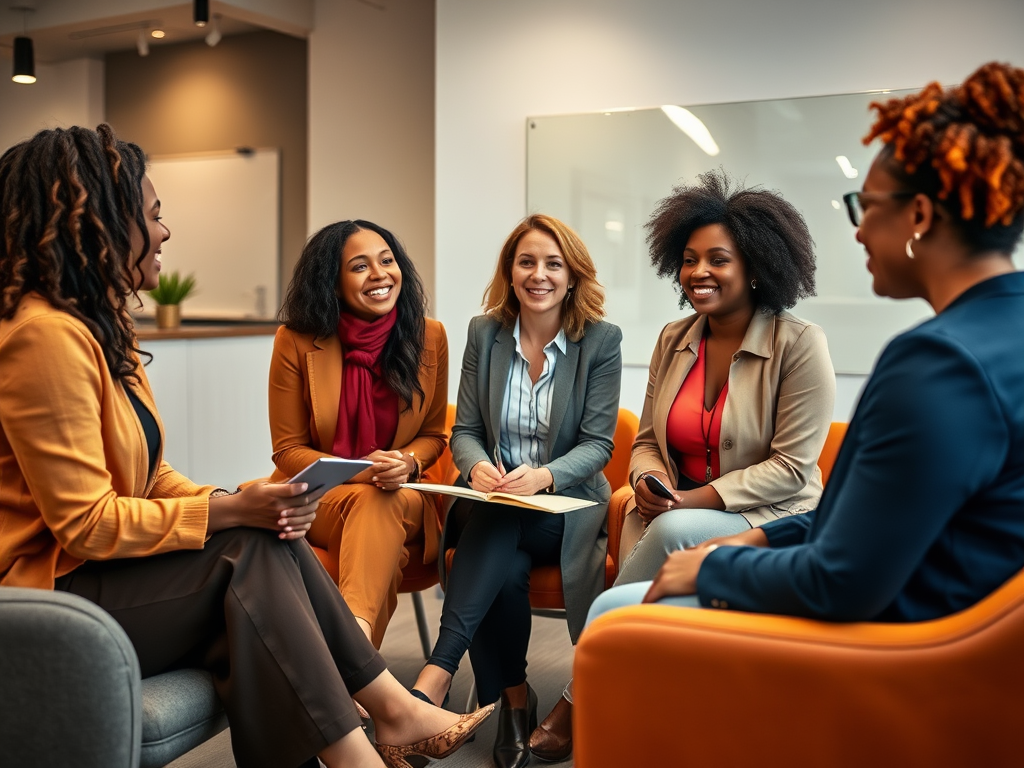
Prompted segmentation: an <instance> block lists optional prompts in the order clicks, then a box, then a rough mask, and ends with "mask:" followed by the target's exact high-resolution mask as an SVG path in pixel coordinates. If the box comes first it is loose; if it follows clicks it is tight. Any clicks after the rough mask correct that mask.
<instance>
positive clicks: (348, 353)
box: [331, 307, 398, 459]
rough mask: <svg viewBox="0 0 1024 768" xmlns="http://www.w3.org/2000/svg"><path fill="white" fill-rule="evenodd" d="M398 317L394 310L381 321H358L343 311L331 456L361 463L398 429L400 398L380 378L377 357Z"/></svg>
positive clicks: (387, 445)
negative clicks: (340, 356)
mask: <svg viewBox="0 0 1024 768" xmlns="http://www.w3.org/2000/svg"><path fill="white" fill-rule="evenodd" d="M397 318H398V314H397V307H396V308H395V309H392V310H391V311H390V312H389V313H388V314H386V315H385V316H384V317H380V318H377V319H376V320H373V321H367V320H362V319H360V318H358V317H356V316H355V315H351V314H349V313H348V312H342V313H341V317H340V318H339V320H338V338H339V339H341V349H342V355H343V361H344V364H343V367H342V373H341V400H340V401H339V403H338V428H337V430H336V431H335V433H334V446H333V447H332V448H331V453H333V454H334V455H335V456H340V457H341V458H343V459H361V458H363V457H364V456H367V455H369V454H370V453H372V452H373V451H376V450H388V449H389V448H390V446H391V443H392V442H393V441H394V439H395V432H396V430H397V429H398V395H397V394H395V392H394V391H393V390H392V389H391V387H389V386H388V385H387V383H386V382H385V381H384V379H383V378H381V370H380V355H381V352H382V351H383V350H384V345H385V344H386V343H387V341H388V337H389V336H390V335H391V329H392V328H394V327H395V320H396V319H397Z"/></svg>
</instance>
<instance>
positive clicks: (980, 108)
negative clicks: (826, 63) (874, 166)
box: [864, 62, 1024, 227]
mask: <svg viewBox="0 0 1024 768" xmlns="http://www.w3.org/2000/svg"><path fill="white" fill-rule="evenodd" d="M871 108H872V109H875V110H877V111H878V119H877V120H876V121H875V124H874V125H873V126H872V127H871V131H870V132H869V133H868V135H867V136H865V137H864V143H865V144H868V143H869V142H870V141H871V140H872V139H874V138H876V137H880V138H881V139H882V141H883V142H884V143H885V144H887V145H891V148H892V152H893V158H894V159H895V160H896V161H897V162H899V163H902V165H903V168H904V169H905V170H906V172H907V174H909V175H910V176H913V175H914V174H915V173H917V172H918V170H919V169H923V168H924V167H926V166H930V167H931V168H933V169H934V171H935V173H937V174H938V180H939V190H938V198H939V199H940V200H947V199H948V198H949V197H950V196H951V195H954V194H955V196H956V197H955V199H956V200H958V202H959V213H960V215H961V216H962V218H963V219H964V220H965V221H970V220H972V219H974V217H975V214H976V212H977V211H978V210H979V209H981V210H983V212H984V217H985V218H984V226H985V227H992V226H994V225H996V224H1000V225H1002V226H1010V225H1011V223H1012V222H1013V220H1014V218H1015V217H1016V216H1017V214H1019V213H1020V212H1021V210H1022V209H1024V69H1018V68H1015V67H1011V66H1010V65H1008V64H1000V63H998V62H990V63H988V64H985V65H984V66H982V67H981V68H980V69H978V70H977V71H976V72H975V73H974V74H972V75H971V76H970V77H968V78H967V80H966V81H965V82H964V83H963V85H961V86H959V87H955V88H949V89H943V87H942V86H941V85H939V84H938V83H931V84H929V85H928V86H927V87H925V89H924V90H922V91H921V92H920V93H917V94H914V95H912V96H907V97H905V98H898V99H889V100H888V101H887V102H885V103H882V102H877V101H876V102H873V103H872V104H871Z"/></svg>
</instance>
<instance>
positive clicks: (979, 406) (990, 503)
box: [590, 64, 1024, 621]
mask: <svg viewBox="0 0 1024 768" xmlns="http://www.w3.org/2000/svg"><path fill="white" fill-rule="evenodd" d="M872 106H873V107H874V108H875V109H877V110H878V112H879V118H878V120H877V122H876V123H875V125H874V127H873V128H872V129H871V132H870V133H869V134H868V135H867V137H865V142H868V141H871V140H872V139H874V138H875V137H881V139H882V142H883V147H882V150H881V152H879V154H878V156H877V157H876V159H875V161H874V163H873V164H872V166H871V170H870V171H869V173H868V175H867V177H866V179H865V181H864V188H863V189H862V190H861V191H859V192H851V193H850V194H848V195H846V202H847V206H848V208H849V213H850V219H851V221H852V223H853V225H854V226H855V227H857V235H856V236H857V240H858V241H859V242H860V243H862V244H863V245H864V248H865V250H866V251H867V256H868V260H867V267H868V271H870V272H871V275H872V278H873V280H874V290H875V292H876V293H877V294H879V295H880V296H889V297H891V298H894V299H905V298H922V299H924V300H925V301H927V302H928V303H929V304H930V305H931V306H932V308H933V309H934V310H935V313H936V316H935V317H934V318H932V319H930V320H928V321H927V322H924V323H922V324H921V325H919V326H917V327H916V328H913V329H911V330H909V331H907V332H905V333H903V334H901V335H900V336H897V337H896V338H895V339H893V341H892V342H890V344H889V345H888V347H886V349H885V350H884V351H883V352H882V354H881V356H880V357H879V359H878V362H877V364H876V366H875V370H874V372H873V373H872V375H871V377H870V379H869V380H868V382H867V384H866V385H865V387H864V392H863V395H862V396H861V399H860V402H859V404H858V406H857V410H856V413H855V414H854V416H853V419H852V421H851V422H850V426H849V430H848V432H847V434H846V439H845V441H844V443H843V446H842V449H841V450H840V452H839V456H838V458H837V460H836V464H835V468H834V470H833V472H832V476H831V478H830V480H829V484H828V486H827V487H826V488H825V492H824V495H823V496H822V498H821V503H820V505H819V506H818V509H817V510H815V511H814V512H810V513H808V514H806V515H798V516H794V517H787V518H784V519H781V520H777V521H774V522H771V523H768V524H767V525H764V526H762V527H761V528H754V529H752V530H750V531H749V532H746V533H742V534H739V535H737V536H730V537H722V538H719V539H712V540H710V541H708V542H705V543H704V544H702V545H700V546H698V547H695V548H694V549H690V550H685V551H681V552H676V553H674V554H673V555H670V556H669V559H668V561H667V562H666V564H665V566H664V567H663V568H662V569H661V571H660V572H659V573H658V575H657V576H656V578H655V580H654V581H653V582H646V583H644V584H642V585H641V584H638V585H628V586H625V587H617V588H615V589H612V590H610V591H609V592H607V593H605V594H604V595H602V596H601V597H600V598H598V600H597V601H595V603H594V606H593V607H592V608H591V611H590V618H591V619H592V618H593V617H595V616H596V615H598V614H600V613H603V612H604V611H607V610H610V609H611V608H614V607H617V606H620V605H623V604H628V603H635V602H639V601H640V600H641V599H642V600H643V601H644V602H654V601H664V602H668V603H669V604H677V605H688V606H711V607H715V608H732V609H735V610H741V611H757V612H763V613H777V614H785V615H791V616H807V617H813V618H818V619H827V620H833V621H861V620H869V621H923V620H927V619H933V618H937V617H940V616H946V615H948V614H951V613H955V612H957V611H960V610H962V609H964V608H966V607H968V606H970V605H972V604H974V603H976V602H977V601H978V600H980V599H981V598H983V597H985V596H986V595H988V594H989V593H991V592H992V591H993V590H995V589H996V588H997V587H999V586H1000V585H1001V584H1002V583H1003V582H1005V581H1006V580H1007V579H1008V578H1010V577H1011V576H1013V575H1014V574H1016V573H1017V572H1018V571H1020V570H1021V569H1022V568H1024V481H1022V478H1024V408H1022V407H1021V404H1022V403H1024V274H1022V273H1020V272H1016V271H1015V269H1014V265H1013V262H1012V260H1011V258H1010V255H1011V253H1012V252H1013V250H1014V248H1015V247H1016V245H1017V243H1018V242H1019V241H1020V238H1021V232H1022V231H1024V70H1022V69H1016V68H1013V67H1010V66H1008V65H1004V64H987V65H985V66H983V67H982V68H981V69H979V70H978V71H977V72H975V73H974V74H973V75H971V76H970V77H969V78H968V79H967V81H966V82H965V83H964V84H963V85H962V86H960V87H957V88H951V89H948V90H944V89H942V88H941V87H939V86H938V85H930V86H928V87H927V88H925V89H924V90H923V91H922V92H921V93H920V94H917V95H914V96H910V97H907V98H904V99H893V100H890V101H889V102H888V103H886V104H874V105H872ZM626 590H632V592H631V593H629V594H626V592H625V591H626Z"/></svg>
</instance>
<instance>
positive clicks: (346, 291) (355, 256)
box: [338, 229, 402, 321]
mask: <svg viewBox="0 0 1024 768" xmlns="http://www.w3.org/2000/svg"><path fill="white" fill-rule="evenodd" d="M401 291H402V270H401V269H400V268H399V266H398V262H397V261H396V260H395V255H394V254H393V253H392V252H391V249H390V248H389V247H388V244H387V243H386V242H385V241H384V238H383V237H381V236H380V235H378V234H377V233H376V232H374V231H373V230H372V229H359V230H356V231H355V232H353V233H352V234H351V235H349V238H348V240H346V241H345V245H344V247H343V248H342V249H341V271H340V273H339V275H338V297H339V298H340V299H341V301H342V303H343V304H344V305H345V309H347V310H348V311H349V312H351V313H352V314H353V315H355V316H356V317H358V318H361V319H363V320H371V321H372V320H376V319H377V318H378V317H383V316H384V315H386V314H387V313H388V312H390V311H391V310H392V309H394V307H395V303H396V302H397V301H398V294H399V293H401Z"/></svg>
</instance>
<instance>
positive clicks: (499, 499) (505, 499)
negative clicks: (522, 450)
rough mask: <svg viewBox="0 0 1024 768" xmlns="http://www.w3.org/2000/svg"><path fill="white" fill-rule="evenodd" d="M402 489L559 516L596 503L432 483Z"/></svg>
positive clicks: (565, 497)
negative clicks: (482, 490) (505, 505)
mask: <svg viewBox="0 0 1024 768" xmlns="http://www.w3.org/2000/svg"><path fill="white" fill-rule="evenodd" d="M402 487H403V488H412V489H413V490H414V491H423V492H424V493H442V494H445V495H446V496H458V497H459V498H462V499H476V500H477V501H490V502H494V503H495V504H508V505H510V506H513V507H523V508H524V509H536V510H539V511H541V512H551V513H553V514H561V513H562V512H572V511H573V510H575V509H583V508H584V507H593V506H595V505H596V504H597V502H596V501H587V500H586V499H573V498H571V497H569V496H558V495H557V494H547V493H545V494H538V495H536V496H516V495H514V494H511V493H500V492H492V493H482V492H481V491H474V490H473V489H472V488H462V487H460V486H455V485H435V484H433V483H403V485H402Z"/></svg>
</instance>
